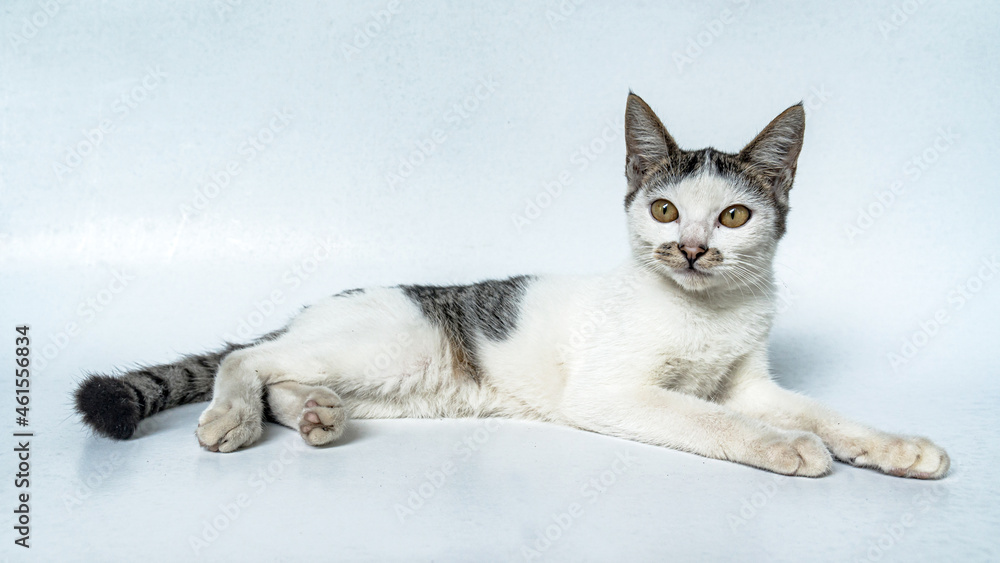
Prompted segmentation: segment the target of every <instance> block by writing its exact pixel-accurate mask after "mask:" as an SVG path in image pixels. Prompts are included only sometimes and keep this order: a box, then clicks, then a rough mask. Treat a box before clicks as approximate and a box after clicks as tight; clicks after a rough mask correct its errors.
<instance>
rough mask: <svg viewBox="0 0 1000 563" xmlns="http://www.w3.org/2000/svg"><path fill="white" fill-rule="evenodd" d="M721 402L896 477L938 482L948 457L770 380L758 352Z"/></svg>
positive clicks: (918, 439) (929, 445)
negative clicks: (820, 441) (818, 440)
mask: <svg viewBox="0 0 1000 563" xmlns="http://www.w3.org/2000/svg"><path fill="white" fill-rule="evenodd" d="M723 404H724V405H725V406H727V407H729V408H732V409H735V410H737V411H739V412H742V413H745V414H746V415H748V416H753V417H755V418H758V419H760V420H763V421H765V422H768V423H770V424H773V425H775V426H778V427H780V428H787V429H793V430H805V431H808V432H814V433H815V434H817V435H818V436H819V437H820V438H822V439H823V442H824V443H825V444H826V446H827V447H828V448H829V449H830V451H831V452H833V455H834V456H835V457H836V458H837V459H838V460H840V461H843V462H846V463H850V464H852V465H857V466H861V467H872V468H875V469H878V470H879V471H882V472H884V473H888V474H890V475H895V476H898V477H914V478H917V479H939V478H941V477H943V476H944V475H945V474H946V473H947V472H948V467H949V465H950V460H949V459H948V454H947V453H945V451H944V450H943V449H941V448H939V447H938V446H936V445H934V443H933V442H931V441H930V440H928V439H927V438H922V437H911V436H899V435H895V434H890V433H887V432H882V431H880V430H876V429H873V428H870V427H868V426H865V425H863V424H860V423H858V422H855V421H853V420H850V419H848V418H846V417H844V416H841V415H840V414H837V413H836V412H834V411H833V410H831V409H829V408H827V407H825V406H823V405H822V404H820V403H819V402H817V401H814V400H812V399H809V398H807V397H804V396H802V395H799V394H798V393H795V392H793V391H789V390H787V389H782V388H781V387H779V386H778V385H777V384H776V383H774V382H773V381H771V378H770V376H769V375H768V370H767V358H766V355H764V353H763V352H758V353H755V354H752V355H751V356H749V357H748V358H746V359H745V360H744V361H743V363H742V365H740V366H739V367H738V369H737V371H736V373H735V374H734V380H733V385H732V387H731V388H730V389H729V392H728V394H727V396H726V397H725V399H724V401H723Z"/></svg>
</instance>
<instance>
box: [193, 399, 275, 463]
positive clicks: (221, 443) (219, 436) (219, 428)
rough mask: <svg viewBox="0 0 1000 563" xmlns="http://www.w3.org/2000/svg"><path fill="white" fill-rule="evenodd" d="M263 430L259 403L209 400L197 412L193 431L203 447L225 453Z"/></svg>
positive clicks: (244, 443)
mask: <svg viewBox="0 0 1000 563" xmlns="http://www.w3.org/2000/svg"><path fill="white" fill-rule="evenodd" d="M263 432H264V415H263V412H262V411H261V407H260V406H259V405H258V406H256V407H254V406H253V405H248V404H246V403H242V402H237V403H228V404H218V405H217V404H215V403H214V402H213V403H212V404H210V405H209V406H208V408H207V409H205V412H203V413H201V417H199V419H198V429H197V430H196V431H195V435H196V436H197V437H198V443H199V444H201V447H203V448H205V449H206V450H208V451H210V452H223V453H228V452H232V451H235V450H237V449H239V448H241V447H243V446H249V445H250V444H253V443H254V442H256V441H257V439H258V438H260V436H261V434H262V433H263Z"/></svg>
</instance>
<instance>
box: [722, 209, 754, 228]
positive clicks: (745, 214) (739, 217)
mask: <svg viewBox="0 0 1000 563" xmlns="http://www.w3.org/2000/svg"><path fill="white" fill-rule="evenodd" d="M749 220H750V210H749V209H747V208H746V207H744V206H742V205H733V206H731V207H728V208H727V209H726V210H725V211H723V212H722V215H719V222H720V223H722V224H723V225H725V226H727V227H729V228H730V229H735V228H736V227H742V226H743V224H744V223H746V222H747V221H749Z"/></svg>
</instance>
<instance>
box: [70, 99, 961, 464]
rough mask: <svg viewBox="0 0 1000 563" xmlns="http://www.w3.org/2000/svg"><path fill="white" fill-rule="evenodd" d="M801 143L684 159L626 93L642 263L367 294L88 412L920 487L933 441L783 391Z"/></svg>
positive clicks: (222, 435)
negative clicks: (449, 430)
mask: <svg viewBox="0 0 1000 563" xmlns="http://www.w3.org/2000/svg"><path fill="white" fill-rule="evenodd" d="M804 131H805V112H804V110H803V108H802V104H801V103H800V104H797V105H794V106H792V107H790V108H788V109H787V110H785V111H784V112H783V113H781V114H780V115H778V116H777V117H776V118H775V119H774V120H773V121H771V123H770V124H769V125H767V127H766V128H764V130H763V131H761V133H760V134H759V135H757V137H756V138H754V139H753V140H752V141H751V142H750V143H749V144H748V145H746V147H744V148H743V149H742V150H741V151H740V152H739V153H736V154H731V153H725V152H721V151H718V150H715V149H713V148H706V149H701V150H694V151H687V150H682V149H680V148H679V147H678V145H677V143H676V142H675V141H674V139H673V137H671V135H670V134H669V133H668V132H667V130H666V128H664V126H663V124H662V123H661V122H660V119H659V118H658V117H657V116H656V114H655V113H654V112H653V110H652V109H651V108H650V107H649V106H648V105H647V104H646V103H645V102H644V101H643V100H642V99H641V98H640V97H639V96H637V95H635V94H634V93H631V92H630V93H629V96H628V101H627V104H626V109H625V141H626V142H625V148H626V161H625V177H626V186H627V187H626V190H625V196H624V204H625V214H626V218H627V222H628V232H629V238H630V244H631V251H632V252H631V254H632V255H631V258H630V259H629V260H627V262H626V263H625V264H624V265H622V266H621V267H619V268H618V269H616V270H614V271H612V272H610V273H608V274H606V275H600V276H594V277H535V276H518V277H513V278H510V279H506V280H493V281H484V282H480V283H475V284H472V285H464V286H446V287H445V286H421V285H400V286H396V287H382V288H370V289H355V290H350V291H345V292H342V293H339V294H337V295H334V296H332V297H328V298H326V299H324V300H322V301H320V302H319V303H316V304H314V305H312V306H310V307H307V308H305V309H304V310H303V311H302V312H301V313H299V314H298V315H297V316H296V317H295V318H294V319H293V320H292V321H291V322H290V324H289V325H288V326H287V327H286V328H284V329H281V330H279V331H276V332H273V333H271V334H268V335H266V336H264V337H261V338H260V339H258V340H257V341H255V342H252V343H250V344H240V345H235V344H229V345H227V347H226V348H225V349H223V350H220V351H218V352H214V353H209V354H203V355H193V356H187V357H185V358H183V359H181V360H180V361H178V362H176V363H172V364H166V365H158V366H152V367H146V368H142V369H136V370H132V371H128V372H127V373H125V374H123V375H121V376H108V375H91V376H89V377H88V378H86V379H85V380H84V381H83V382H82V383H81V385H80V386H79V388H78V389H77V391H76V393H75V403H76V408H77V410H78V411H79V413H80V414H81V415H82V418H83V420H84V421H85V422H86V423H87V424H89V425H90V426H91V427H92V428H93V429H94V430H95V431H96V432H97V433H99V434H102V435H105V436H108V437H111V438H117V439H126V438H129V437H130V436H131V435H132V434H133V433H134V432H135V430H136V427H137V426H138V424H139V422H140V421H141V420H142V419H143V418H146V417H148V416H151V415H153V414H155V413H157V412H159V411H161V410H163V409H167V408H171V407H174V406H177V405H181V404H185V403H190V402H195V401H205V400H209V399H210V400H211V403H209V405H208V407H207V408H206V409H205V411H204V412H203V413H202V415H201V417H200V418H199V420H198V427H197V430H196V435H197V438H198V441H199V443H200V444H201V446H203V447H204V448H206V449H208V450H209V451H212V452H232V451H234V450H237V449H239V448H242V447H245V446H249V445H251V444H253V443H254V441H256V440H257V439H258V438H259V437H260V436H261V433H262V429H263V423H264V421H265V420H273V421H276V422H278V423H280V424H283V425H285V426H288V427H290V428H293V429H296V430H298V431H299V433H300V434H301V436H302V438H303V439H304V440H305V441H306V442H308V443H309V444H312V445H314V446H321V445H325V444H329V443H332V442H334V441H335V440H337V438H338V437H340V435H341V434H342V433H343V431H344V427H345V425H346V424H347V421H348V419H349V418H352V417H353V418H399V417H418V418H430V417H509V418H518V419H530V420H539V421H547V422H551V423H555V424H562V425H566V426H570V427H573V428H578V429H583V430H589V431H592V432H597V433H601V434H605V435H609V436H616V437H620V438H625V439H628V440H634V441H638V442H644V443H647V444H655V445H658V446H665V447H668V448H674V449H677V450H682V451H686V452H692V453H695V454H700V455H702V456H706V457H710V458H715V459H722V460H730V461H735V462H738V463H742V464H746V465H750V466H753V467H757V468H761V469H765V470H768V471H773V472H776V473H781V474H784V475H801V476H807V477H818V476H822V475H825V474H827V473H829V472H830V471H831V468H832V463H833V460H834V459H836V460H839V461H842V462H846V463H849V464H852V465H856V466H861V467H870V468H875V469H877V470H880V471H882V472H885V473H888V474H891V475H896V476H901V477H915V478H920V479H937V478H940V477H943V476H944V475H945V474H946V473H947V471H948V468H949V465H950V461H949V458H948V455H947V454H946V453H945V451H944V450H943V449H941V448H939V447H938V446H936V445H934V444H933V443H932V442H931V441H929V440H927V439H926V438H919V437H906V436H897V435H893V434H889V433H886V432H882V431H879V430H875V429H872V428H869V427H867V426H865V425H862V424H860V423H857V422H853V421H851V420H848V419H846V418H844V417H843V416H841V415H838V414H837V413H835V412H833V411H832V410H830V409H828V408H826V407H824V406H822V405H820V404H819V403H817V402H814V401H813V400H811V399H808V398H806V397H804V396H802V395H799V394H797V393H794V392H791V391H787V390H785V389H783V388H781V387H779V386H778V385H777V384H776V383H774V382H773V381H772V378H771V376H770V373H769V366H768V355H767V340H768V334H769V332H770V329H771V324H772V320H773V318H774V315H775V309H776V306H775V287H774V280H773V273H772V262H773V259H774V254H775V250H776V247H777V244H778V241H779V239H780V238H781V237H782V236H783V235H784V233H785V223H786V217H787V215H788V211H789V203H788V195H789V190H791V188H792V183H793V180H794V177H795V170H796V165H797V161H798V156H799V152H800V150H801V148H802V140H803V133H804Z"/></svg>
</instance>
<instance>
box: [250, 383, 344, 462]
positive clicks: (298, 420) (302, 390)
mask: <svg viewBox="0 0 1000 563" xmlns="http://www.w3.org/2000/svg"><path fill="white" fill-rule="evenodd" d="M267 404H268V407H269V408H270V409H271V415H272V416H273V417H274V419H275V420H277V421H278V423H280V424H283V425H285V426H287V427H289V428H294V429H296V430H298V431H299V434H301V435H302V439H303V440H305V441H306V442H307V443H308V444H311V445H313V446H322V445H325V444H329V443H330V442H333V441H334V440H336V439H337V438H339V437H340V435H341V434H343V433H344V427H345V426H346V423H347V409H346V408H345V407H344V403H343V401H342V400H341V399H340V396H338V395H337V394H336V393H335V392H334V391H333V390H332V389H330V388H329V387H324V386H321V385H305V384H302V383H298V382H295V381H282V382H280V383H272V384H270V385H268V386H267Z"/></svg>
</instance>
